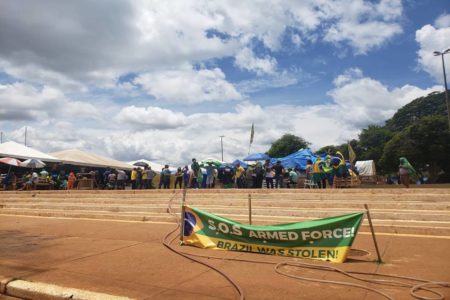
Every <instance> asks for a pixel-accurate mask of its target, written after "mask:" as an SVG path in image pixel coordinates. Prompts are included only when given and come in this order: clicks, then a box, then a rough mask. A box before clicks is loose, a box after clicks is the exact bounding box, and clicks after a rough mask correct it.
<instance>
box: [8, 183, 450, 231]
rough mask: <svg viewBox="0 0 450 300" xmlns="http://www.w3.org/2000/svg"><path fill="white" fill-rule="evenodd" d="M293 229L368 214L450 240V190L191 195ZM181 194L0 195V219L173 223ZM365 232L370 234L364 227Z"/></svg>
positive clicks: (241, 216) (379, 223)
mask: <svg viewBox="0 0 450 300" xmlns="http://www.w3.org/2000/svg"><path fill="white" fill-rule="evenodd" d="M249 195H250V197H251V200H252V219H253V224H276V223H289V222H297V221H303V220H310V219H316V218H325V217H330V216H336V215H341V214H345V213H350V212H357V211H363V210H364V206H363V205H364V204H365V203H366V204H368V205H369V208H370V211H371V216H372V218H373V222H374V225H375V229H376V231H377V232H379V233H401V234H418V235H436V236H448V237H450V189H448V188H447V189H446V188H413V189H399V188H397V189H393V188H383V189H382V188H374V189H334V190H305V189H281V190H266V189H265V190H253V189H246V190H235V189H212V190H188V191H187V196H186V202H187V204H189V205H192V206H195V207H197V208H200V209H203V210H205V211H208V212H210V213H214V214H218V215H221V216H224V217H227V218H230V219H233V220H236V221H239V222H242V223H247V222H248V213H249V209H248V203H249V200H248V199H249ZM181 199H182V191H181V190H124V191H106V190H105V191H103V190H80V191H78V190H71V191H29V192H26V191H16V192H0V215H1V214H3V215H22V216H23V215H25V216H42V217H67V218H86V219H104V220H124V221H137V222H171V223H172V222H174V217H173V216H172V215H170V214H169V213H168V206H169V202H170V203H171V208H172V210H173V211H175V212H176V213H177V214H178V215H179V213H180V208H181ZM361 231H362V232H368V231H369V228H368V222H367V220H365V221H364V223H363V225H362V227H361Z"/></svg>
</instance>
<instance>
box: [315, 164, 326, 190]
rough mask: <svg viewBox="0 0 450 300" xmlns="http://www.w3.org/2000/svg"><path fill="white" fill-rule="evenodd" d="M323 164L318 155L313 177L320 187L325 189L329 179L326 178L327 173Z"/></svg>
mask: <svg viewBox="0 0 450 300" xmlns="http://www.w3.org/2000/svg"><path fill="white" fill-rule="evenodd" d="M322 164H323V162H322V160H321V159H320V156H318V157H317V159H316V162H315V163H314V165H313V168H312V179H313V181H314V183H315V184H316V185H317V186H318V187H319V189H324V188H326V187H327V180H326V178H325V174H324V173H323V169H322Z"/></svg>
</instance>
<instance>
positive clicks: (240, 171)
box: [235, 163, 245, 189]
mask: <svg viewBox="0 0 450 300" xmlns="http://www.w3.org/2000/svg"><path fill="white" fill-rule="evenodd" d="M244 180H245V169H244V168H243V167H242V166H241V164H240V163H237V164H236V173H235V184H236V186H237V188H238V189H242V188H243V187H244Z"/></svg>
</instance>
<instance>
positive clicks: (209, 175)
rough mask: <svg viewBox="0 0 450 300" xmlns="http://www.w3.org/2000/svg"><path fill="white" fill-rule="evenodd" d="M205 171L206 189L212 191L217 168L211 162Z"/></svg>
mask: <svg viewBox="0 0 450 300" xmlns="http://www.w3.org/2000/svg"><path fill="white" fill-rule="evenodd" d="M205 169H206V188H207V189H210V188H212V186H213V183H214V170H215V167H214V166H213V164H212V163H210V162H209V163H208V164H207V165H206V166H205Z"/></svg>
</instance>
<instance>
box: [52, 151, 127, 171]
mask: <svg viewBox="0 0 450 300" xmlns="http://www.w3.org/2000/svg"><path fill="white" fill-rule="evenodd" d="M51 155H53V156H55V157H57V158H58V159H59V160H60V161H62V162H63V163H64V164H67V165H74V166H86V167H94V168H107V167H110V168H114V169H124V170H131V169H133V166H132V165H129V164H127V163H124V162H121V161H118V160H115V159H112V158H108V157H104V156H101V155H98V154H94V153H89V152H85V151H81V150H78V149H69V150H63V151H59V152H53V153H51Z"/></svg>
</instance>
